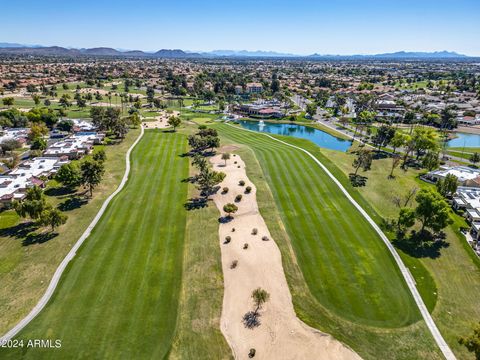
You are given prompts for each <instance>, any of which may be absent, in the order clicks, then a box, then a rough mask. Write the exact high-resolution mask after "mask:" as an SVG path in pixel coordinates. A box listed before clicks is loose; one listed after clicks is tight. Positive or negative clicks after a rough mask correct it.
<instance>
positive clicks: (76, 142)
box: [43, 132, 104, 160]
mask: <svg viewBox="0 0 480 360" xmlns="http://www.w3.org/2000/svg"><path fill="white" fill-rule="evenodd" d="M103 138H104V135H103V134H97V133H95V132H85V133H77V134H75V135H73V136H70V137H68V138H66V139H64V140H62V141H58V142H56V143H54V144H52V145H50V146H49V147H48V148H47V150H45V152H44V153H43V156H45V157H61V156H67V157H68V158H69V159H70V160H73V159H79V158H81V157H82V156H85V155H87V154H89V153H90V152H91V151H92V148H93V145H94V144H99V143H101V141H102V140H103Z"/></svg>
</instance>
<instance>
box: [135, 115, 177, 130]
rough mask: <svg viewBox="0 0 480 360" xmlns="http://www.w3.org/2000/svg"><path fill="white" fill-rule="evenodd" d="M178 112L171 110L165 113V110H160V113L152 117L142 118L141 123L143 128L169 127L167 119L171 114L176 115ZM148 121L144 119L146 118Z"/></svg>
mask: <svg viewBox="0 0 480 360" xmlns="http://www.w3.org/2000/svg"><path fill="white" fill-rule="evenodd" d="M178 115H180V112H178V111H173V112H171V113H167V112H166V111H162V112H161V113H160V115H158V116H155V117H152V118H144V119H143V121H142V123H143V127H144V128H145V129H164V128H167V127H170V125H168V123H167V121H168V119H169V118H170V117H171V116H178ZM147 119H148V121H145V120H147Z"/></svg>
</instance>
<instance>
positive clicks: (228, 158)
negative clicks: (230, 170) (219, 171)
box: [222, 153, 230, 166]
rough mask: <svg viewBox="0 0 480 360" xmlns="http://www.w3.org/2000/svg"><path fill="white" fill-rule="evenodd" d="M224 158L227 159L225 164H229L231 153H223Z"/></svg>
mask: <svg viewBox="0 0 480 360" xmlns="http://www.w3.org/2000/svg"><path fill="white" fill-rule="evenodd" d="M222 160H225V166H227V160H230V154H229V153H223V154H222Z"/></svg>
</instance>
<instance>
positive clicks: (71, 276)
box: [0, 130, 188, 359]
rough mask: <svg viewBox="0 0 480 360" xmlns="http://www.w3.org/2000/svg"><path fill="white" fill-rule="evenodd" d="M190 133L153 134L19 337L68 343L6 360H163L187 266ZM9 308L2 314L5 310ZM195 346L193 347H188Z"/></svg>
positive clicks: (140, 147)
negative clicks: (45, 302) (124, 182)
mask: <svg viewBox="0 0 480 360" xmlns="http://www.w3.org/2000/svg"><path fill="white" fill-rule="evenodd" d="M185 149H186V137H185V136H184V135H181V134H179V133H177V134H173V133H162V132H160V131H153V130H149V131H146V133H145V135H144V138H143V139H142V141H141V142H140V143H139V144H138V145H137V147H136V148H135V150H134V151H133V153H132V169H131V174H130V177H129V181H128V183H127V185H126V187H125V189H124V190H122V192H121V193H120V194H119V195H117V197H115V198H114V200H113V201H112V202H111V204H110V205H109V207H108V208H107V211H106V212H105V214H104V215H103V217H102V219H101V220H100V222H99V223H98V224H97V226H96V227H95V229H94V230H93V232H92V234H91V236H90V237H89V238H88V239H87V240H86V242H85V243H84V245H83V246H82V248H81V249H80V251H79V252H78V254H77V257H76V258H75V259H74V261H72V263H71V264H70V265H69V267H68V268H67V271H66V272H65V273H64V275H63V277H62V280H61V282H60V284H59V287H58V288H57V290H56V292H55V294H54V296H53V298H52V299H51V301H50V302H49V304H48V305H47V306H46V308H45V309H44V310H43V311H42V312H41V313H40V314H39V316H38V317H37V318H36V319H34V320H33V321H32V322H31V323H30V324H29V325H28V326H27V328H25V329H24V330H23V331H22V332H21V333H20V334H19V335H18V338H22V339H44V338H50V339H61V340H62V348H61V349H58V350H54V351H52V350H51V349H46V350H40V349H23V350H21V351H18V352H16V351H14V352H7V351H5V350H1V353H0V357H2V358H19V356H20V354H22V356H23V358H32V359H39V358H45V359H47V358H48V359H51V358H68V357H72V356H74V357H77V358H79V357H81V358H103V359H119V358H123V359H140V358H155V359H162V358H164V357H165V356H166V355H167V354H168V352H169V351H170V348H171V345H172V340H173V337H174V334H175V330H176V327H177V318H178V311H177V310H178V303H179V297H180V287H181V279H182V267H183V248H184V237H185V226H186V211H185V210H184V208H183V204H184V202H185V199H186V197H187V184H186V183H184V182H182V181H181V180H182V179H183V178H185V177H187V175H188V159H187V158H183V157H180V156H179V155H181V154H182V153H184V152H185ZM2 313H3V312H2ZM186 346H188V345H186Z"/></svg>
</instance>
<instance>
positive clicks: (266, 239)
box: [262, 236, 270, 241]
mask: <svg viewBox="0 0 480 360" xmlns="http://www.w3.org/2000/svg"><path fill="white" fill-rule="evenodd" d="M262 240H263V241H268V240H270V239H269V238H268V236H262Z"/></svg>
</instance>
